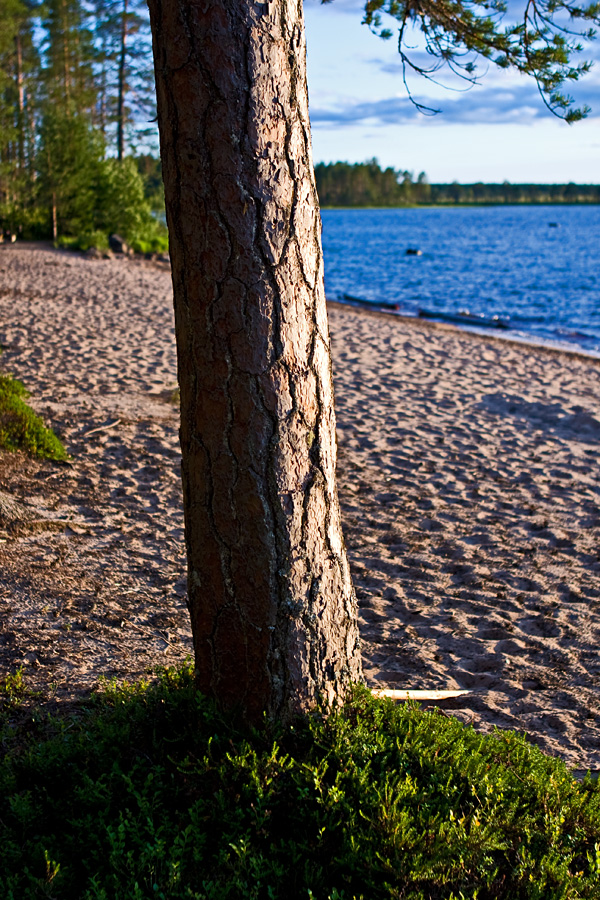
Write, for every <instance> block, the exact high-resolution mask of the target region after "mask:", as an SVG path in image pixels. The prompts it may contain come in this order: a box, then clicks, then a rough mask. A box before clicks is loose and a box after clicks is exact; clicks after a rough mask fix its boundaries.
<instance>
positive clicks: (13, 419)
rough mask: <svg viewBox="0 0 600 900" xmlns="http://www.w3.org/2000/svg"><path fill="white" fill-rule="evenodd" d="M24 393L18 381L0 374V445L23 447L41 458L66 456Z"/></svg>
mask: <svg viewBox="0 0 600 900" xmlns="http://www.w3.org/2000/svg"><path fill="white" fill-rule="evenodd" d="M27 396H29V395H28V393H27V391H26V390H25V388H24V386H23V385H22V384H21V382H20V381H16V380H15V379H14V378H11V377H10V375H0V448H2V449H4V450H24V451H25V452H26V453H30V454H31V455H32V456H39V457H42V458H44V459H55V460H64V459H67V453H66V451H65V448H64V447H63V445H62V444H61V442H60V441H59V440H58V438H57V437H56V435H55V434H53V433H52V432H51V431H50V429H48V428H46V426H45V425H44V423H43V422H42V420H41V419H40V417H39V416H36V414H35V413H34V412H33V410H32V409H31V408H30V407H29V406H27V404H26V403H25V400H24V398H25V397H27Z"/></svg>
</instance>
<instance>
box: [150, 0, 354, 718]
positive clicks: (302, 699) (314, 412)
mask: <svg viewBox="0 0 600 900" xmlns="http://www.w3.org/2000/svg"><path fill="white" fill-rule="evenodd" d="M149 6H150V13H151V23H152V31H153V39H154V55H155V68H156V76H157V93H158V116H159V128H160V136H161V154H162V163H163V177H164V181H165V192H166V206H167V219H168V224H169V233H170V252H171V261H172V269H173V285H174V295H175V321H176V333H177V343H178V360H179V382H180V389H181V415H182V420H181V446H182V456H183V465H182V468H183V487H184V507H185V523H186V543H187V552H188V593H189V604H190V612H191V618H192V628H193V635H194V648H195V657H196V669H197V675H198V684H199V687H200V689H201V690H202V691H204V692H206V693H208V694H210V695H212V696H215V697H216V698H218V699H219V700H220V701H221V702H222V703H223V704H224V705H227V706H233V707H237V708H238V709H239V710H240V712H241V713H242V714H243V715H244V716H245V717H246V718H247V719H249V720H256V719H257V718H259V717H260V715H261V714H262V712H263V711H265V710H266V711H267V713H268V715H270V716H271V717H279V718H286V717H289V716H290V715H293V714H294V713H295V712H298V711H301V710H305V709H308V708H310V707H312V706H314V705H315V703H316V702H318V701H319V700H320V701H323V702H331V701H333V700H334V699H336V698H339V697H342V696H343V695H344V693H345V691H346V689H347V686H348V684H349V683H350V682H351V681H354V680H359V679H360V678H361V662H360V653H359V647H358V629H357V614H356V602H355V597H354V593H353V589H352V584H351V580H350V572H349V568H348V562H347V558H346V551H345V547H344V541H343V537H342V532H341V525H340V514H339V505H338V499H337V493H336V486H335V460H336V439H335V419H334V409H333V392H332V378H331V363H330V356H329V335H328V325H327V316H326V309H325V296H324V289H323V260H322V253H321V238H320V218H319V213H318V205H317V196H316V189H315V182H314V174H313V168H312V160H311V143H310V128H309V120H308V100H307V89H306V62H305V44H304V26H303V20H302V6H301V2H300V0H271V2H268V3H262V4H261V3H254V2H250V0H150V3H149Z"/></svg>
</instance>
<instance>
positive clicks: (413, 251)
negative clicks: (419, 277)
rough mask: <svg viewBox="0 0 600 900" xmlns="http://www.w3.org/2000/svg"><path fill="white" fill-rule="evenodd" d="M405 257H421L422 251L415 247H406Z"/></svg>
mask: <svg viewBox="0 0 600 900" xmlns="http://www.w3.org/2000/svg"><path fill="white" fill-rule="evenodd" d="M406 256H423V251H422V250H419V249H418V248H417V247H407V248H406Z"/></svg>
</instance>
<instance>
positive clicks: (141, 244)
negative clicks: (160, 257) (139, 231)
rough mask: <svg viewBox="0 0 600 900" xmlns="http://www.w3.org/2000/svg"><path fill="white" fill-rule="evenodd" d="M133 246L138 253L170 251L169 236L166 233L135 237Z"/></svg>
mask: <svg viewBox="0 0 600 900" xmlns="http://www.w3.org/2000/svg"><path fill="white" fill-rule="evenodd" d="M131 247H132V249H133V250H135V252H136V253H168V251H169V238H168V235H166V234H156V235H153V236H152V237H150V238H148V239H139V238H134V240H133V241H132V242H131Z"/></svg>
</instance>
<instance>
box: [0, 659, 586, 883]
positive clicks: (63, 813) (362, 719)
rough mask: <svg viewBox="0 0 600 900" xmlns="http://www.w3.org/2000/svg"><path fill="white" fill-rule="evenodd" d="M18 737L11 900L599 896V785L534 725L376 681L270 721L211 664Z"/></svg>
mask: <svg viewBox="0 0 600 900" xmlns="http://www.w3.org/2000/svg"><path fill="white" fill-rule="evenodd" d="M36 718H37V724H33V723H32V722H31V721H30V722H29V723H28V724H27V726H26V728H25V726H24V729H23V730H24V731H25V732H26V733H28V734H29V738H28V743H27V744H24V740H25V739H24V738H23V735H22V734H21V732H20V731H19V730H16V731H15V730H13V734H12V736H10V735H9V736H7V737H6V738H5V742H6V746H7V747H8V751H7V754H6V757H5V759H4V762H3V763H2V764H1V765H0V895H1V896H2V897H5V898H6V900H17V898H18V900H33V898H38V897H43V896H51V897H52V898H54V900H72V898H81V900H113V898H119V900H146V898H163V900H166V898H168V900H179V898H181V900H183V898H185V900H217V898H219V900H221V898H240V900H241V898H244V900H246V898H248V900H253V898H254V900H262V898H265V900H268V898H282V900H283V898H285V900H296V898H298V900H300V898H302V900H309V898H313V900H317V898H321V900H326V898H329V900H334V898H335V900H353V898H356V900H358V898H363V900H378V898H408V900H417V898H420V900H425V898H440V900H441V898H446V900H450V898H454V900H458V898H473V900H475V898H478V900H487V898H490V900H491V898H498V897H502V898H519V900H534V898H535V900H558V898H567V897H568V898H577V897H581V898H593V897H598V883H599V881H598V879H599V876H600V805H599V804H600V792H599V790H598V788H597V786H596V785H595V784H592V783H591V782H590V781H589V780H588V781H586V782H584V783H583V784H578V783H577V782H576V781H575V780H574V779H573V777H572V776H571V775H570V773H569V772H568V770H567V769H566V767H565V766H564V764H562V763H561V762H560V761H558V760H555V759H551V758H548V757H546V756H544V755H543V754H542V753H541V752H540V751H539V750H538V749H537V748H534V747H532V746H530V745H529V744H527V742H526V741H525V740H524V739H523V738H522V737H519V736H517V735H515V734H511V733H497V734H496V735H495V736H493V737H489V736H488V737H484V736H482V735H480V734H477V733H476V732H474V731H473V730H472V729H471V728H468V727H466V726H463V725H462V724H460V723H459V722H458V721H456V720H453V719H451V718H447V717H446V716H443V715H441V714H439V713H436V712H422V711H421V710H419V709H417V708H416V707H414V706H410V705H402V706H399V707H394V706H393V705H392V703H390V702H386V701H376V700H374V699H373V698H372V697H370V695H369V694H368V692H367V691H365V690H364V689H357V690H356V692H355V694H354V696H353V698H352V700H351V701H350V702H349V703H348V704H347V705H346V706H345V707H344V708H343V709H341V710H338V711H336V712H334V713H333V714H332V715H330V716H329V717H328V718H326V719H325V718H322V717H320V716H313V717H311V718H306V719H301V720H298V721H297V722H296V723H295V725H294V726H293V727H288V728H278V727H273V726H268V725H265V726H264V727H262V728H260V729H258V730H256V731H253V732H251V733H247V732H244V731H242V730H239V729H238V728H237V727H236V726H235V725H234V724H233V722H232V720H231V719H230V718H228V717H224V716H222V715H220V714H219V713H218V712H217V710H216V709H215V708H214V706H213V705H212V704H211V703H209V702H208V701H207V700H206V699H204V698H203V697H202V696H201V695H199V694H198V693H197V692H196V691H195V690H194V685H193V680H192V673H191V672H189V671H186V670H183V671H180V672H173V671H167V672H164V673H163V675H162V677H161V679H160V681H159V682H158V684H155V685H153V686H152V687H149V686H148V685H134V686H130V687H128V686H124V687H118V686H117V685H109V686H108V687H107V690H106V692H105V694H104V696H102V697H101V698H100V699H99V700H98V701H97V703H96V705H95V707H92V708H91V709H87V710H84V711H83V712H80V714H79V718H78V719H70V720H67V719H59V720H54V721H53V722H45V723H44V722H43V721H40V717H39V715H38V716H37V717H36Z"/></svg>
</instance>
